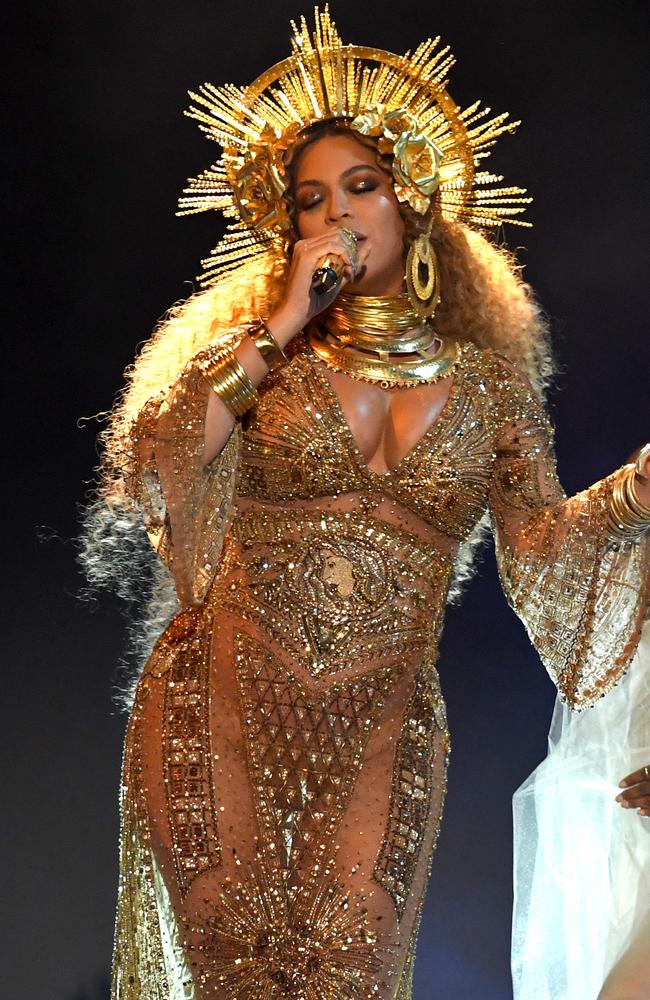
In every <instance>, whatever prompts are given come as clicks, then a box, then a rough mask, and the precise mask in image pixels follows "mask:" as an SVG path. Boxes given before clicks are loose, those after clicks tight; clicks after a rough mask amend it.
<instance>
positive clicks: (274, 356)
mask: <svg viewBox="0 0 650 1000" xmlns="http://www.w3.org/2000/svg"><path fill="white" fill-rule="evenodd" d="M248 336H249V337H250V338H251V340H252V341H253V343H254V344H255V346H256V348H257V349H258V351H259V352H260V354H261V355H262V359H263V360H264V363H265V365H266V366H267V368H268V369H269V371H271V372H274V371H275V370H276V369H277V368H282V367H283V366H284V365H286V364H288V363H289V358H288V357H287V356H286V354H285V353H284V351H283V350H282V348H281V347H280V345H279V344H278V342H277V340H276V339H275V337H274V336H273V334H272V333H271V331H270V330H269V328H268V326H267V325H266V323H265V322H264V320H260V325H259V326H257V327H255V328H254V329H253V330H250V331H249V334H248Z"/></svg>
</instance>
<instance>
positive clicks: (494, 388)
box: [461, 341, 548, 425]
mask: <svg viewBox="0 0 650 1000" xmlns="http://www.w3.org/2000/svg"><path fill="white" fill-rule="evenodd" d="M461 357H462V366H463V369H464V376H465V379H467V380H469V382H470V383H473V384H475V385H476V386H477V387H478V389H479V390H480V391H481V393H482V394H483V395H484V396H485V398H486V403H487V405H488V407H489V410H490V413H491V417H492V422H493V423H494V424H496V425H503V424H506V423H512V422H515V421H518V420H520V419H530V418H531V417H533V416H534V417H535V419H536V421H539V420H542V421H543V422H545V423H546V422H547V419H548V418H547V417H546V413H545V410H544V404H543V399H542V397H541V394H540V393H539V391H538V390H537V389H536V388H535V386H534V385H533V382H532V380H531V377H530V375H529V373H528V372H526V371H524V370H523V368H521V367H520V366H519V365H518V364H517V363H516V362H515V361H513V360H512V359H511V358H508V357H507V356H506V355H505V354H503V353H502V352H500V351H498V350H496V349H495V348H494V347H479V346H478V345H477V344H475V343H473V342H469V341H468V342H466V343H464V344H463V345H462V347H461Z"/></svg>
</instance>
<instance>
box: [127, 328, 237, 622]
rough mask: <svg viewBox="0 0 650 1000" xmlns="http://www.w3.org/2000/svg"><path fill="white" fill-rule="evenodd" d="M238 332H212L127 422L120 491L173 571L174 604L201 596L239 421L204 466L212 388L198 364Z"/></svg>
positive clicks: (213, 555) (228, 497) (232, 474)
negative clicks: (211, 339) (128, 459)
mask: <svg viewBox="0 0 650 1000" xmlns="http://www.w3.org/2000/svg"><path fill="white" fill-rule="evenodd" d="M241 335H242V334H241V332H233V333H230V334H228V335H227V336H226V337H221V338H219V341H218V342H216V343H215V344H214V345H212V346H210V347H208V348H206V349H204V350H202V351H200V352H199V353H198V354H196V355H195V356H194V357H193V358H192V359H191V360H190V361H189V362H188V363H187V364H186V366H185V367H184V368H183V370H182V371H181V373H180V375H179V376H178V378H177V379H176V381H175V382H174V383H173V384H172V385H171V387H170V388H169V389H168V390H167V391H166V392H164V393H161V394H160V395H159V396H157V397H154V398H152V399H150V400H149V401H148V402H147V403H146V404H145V406H144V407H143V408H142V410H141V411H140V413H139V414H138V417H137V419H136V420H135V421H134V423H133V425H132V428H131V442H132V455H133V461H132V474H131V476H130V477H129V480H128V481H127V490H128V492H129V494H130V496H131V497H132V499H134V500H135V502H136V503H137V505H138V506H139V508H140V509H141V510H142V513H143V517H144V522H145V527H146V530H147V533H148V535H149V539H150V541H151V544H152V545H153V547H154V548H155V550H156V552H157V553H158V554H159V556H160V557H161V559H162V560H163V561H164V562H165V563H166V564H167V566H168V567H169V569H170V570H171V572H172V575H173V577H174V581H175V585H176V591H177V594H178V600H179V603H180V606H181V608H184V607H188V606H189V605H191V604H199V603H201V602H202V601H203V599H204V598H205V595H206V593H207V590H208V588H209V586H210V583H211V581H212V579H213V577H214V573H215V570H216V567H217V564H218V561H219V557H220V554H221V548H222V545H223V539H224V535H225V531H226V527H227V523H228V518H229V514H230V512H231V509H232V504H233V499H234V493H235V483H236V478H237V470H238V466H239V456H240V451H241V425H240V424H239V423H236V424H235V425H234V428H233V431H232V433H231V435H230V437H229V438H228V441H227V442H226V444H225V446H224V448H223V450H222V451H221V452H220V453H219V455H217V456H216V458H215V459H214V460H213V461H212V462H211V463H210V464H209V465H207V466H206V465H204V461H203V450H204V426H205V414H206V408H207V403H208V394H209V393H210V392H211V391H212V390H211V389H210V387H209V385H208V383H207V382H206V380H205V378H204V376H203V372H202V369H203V367H204V365H205V364H207V363H209V362H210V361H211V360H212V359H213V358H214V357H215V355H216V354H218V353H219V352H220V351H222V350H223V348H224V346H225V345H226V344H229V345H231V346H232V345H233V344H234V343H236V342H238V340H239V338H240V337H241Z"/></svg>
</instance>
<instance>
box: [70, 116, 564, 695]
mask: <svg viewBox="0 0 650 1000" xmlns="http://www.w3.org/2000/svg"><path fill="white" fill-rule="evenodd" d="M338 134H345V135H347V136H353V137H354V138H355V139H356V140H357V141H358V142H359V143H361V144H362V145H364V146H367V147H370V148H373V149H374V151H375V153H376V155H377V162H378V164H379V165H380V166H381V168H382V169H384V170H386V171H387V172H389V173H390V174H391V176H392V156H391V155H389V154H382V153H380V152H379V149H378V147H377V141H376V140H375V139H374V138H372V137H368V136H362V135H360V134H359V133H357V132H352V131H351V130H350V128H349V126H347V125H345V124H343V122H341V121H337V120H334V121H328V122H319V123H317V124H316V125H314V126H311V127H310V128H307V129H305V130H304V132H303V133H302V134H301V136H300V137H299V138H298V139H297V140H296V142H295V143H294V144H293V146H292V147H291V148H290V149H289V150H288V152H287V154H286V157H285V166H286V172H287V179H288V188H287V194H286V200H287V207H288V210H289V215H290V218H292V219H293V220H294V228H293V230H292V233H291V236H290V241H289V242H290V244H291V242H292V241H295V240H296V239H297V238H298V233H297V230H296V228H295V200H294V185H295V177H296V171H297V166H298V164H299V162H300V157H301V155H302V153H303V152H304V151H305V149H306V148H308V147H309V146H310V145H313V144H314V143H315V142H318V141H319V140H321V139H323V138H325V137H326V136H330V135H338ZM399 210H400V213H401V214H402V217H403V219H404V251H405V253H406V251H407V250H408V247H409V245H410V242H411V240H412V239H413V238H414V236H415V235H418V234H419V233H421V232H423V231H426V229H427V228H428V227H429V225H430V226H431V241H432V244H433V246H434V249H435V251H436V254H437V257H438V263H439V267H440V275H441V288H442V292H443V295H442V302H441V304H440V305H439V307H438V309H437V310H436V314H435V326H436V329H437V330H438V332H439V333H440V334H441V335H443V336H449V337H452V338H455V339H456V340H459V341H461V342H462V341H472V342H473V343H474V344H476V345H477V346H478V347H483V348H493V349H494V350H496V351H498V352H500V353H501V354H503V355H504V356H505V357H506V358H507V359H508V360H510V361H511V362H512V363H513V364H515V365H516V366H517V367H518V368H519V369H520V370H521V371H523V372H524V373H525V374H526V375H527V376H528V378H529V379H530V381H531V382H532V384H533V386H534V387H535V389H536V390H537V392H538V393H539V394H540V395H542V394H543V392H544V389H545V388H546V386H547V383H548V381H549V379H550V377H551V375H552V371H553V365H552V357H551V352H550V348H549V336H548V323H547V321H546V318H545V316H544V314H543V312H542V310H541V308H540V306H539V304H538V302H537V300H536V298H535V295H534V293H533V291H532V289H531V287H530V286H529V285H528V284H527V283H526V282H525V281H524V279H523V275H522V267H521V265H520V264H519V263H518V262H517V260H516V258H515V256H514V254H513V253H512V252H511V251H509V250H507V249H506V248H505V247H503V246H499V245H496V244H495V243H494V242H492V241H490V240H489V239H488V238H487V237H486V236H485V235H483V234H482V233H480V232H477V231H475V230H472V229H470V228H468V227H467V226H465V225H463V224H461V223H458V222H448V221H444V220H443V219H442V218H441V217H440V215H439V213H437V206H436V202H435V199H434V201H433V203H432V206H431V210H430V213H429V214H428V215H425V216H421V215H418V213H417V212H415V211H414V210H413V209H412V208H411V207H410V206H409V205H407V204H402V203H400V205H399ZM287 269H288V261H287V260H286V259H279V258H278V257H277V255H275V256H274V255H269V256H268V257H264V256H263V257H260V258H257V259H256V260H255V261H253V262H252V263H249V264H245V265H242V266H241V267H240V268H239V269H238V270H237V271H235V272H234V273H232V272H231V273H230V274H228V275H226V276H225V277H223V278H222V279H221V280H219V281H217V282H216V283H215V284H214V285H212V286H210V287H208V288H207V289H206V290H204V291H200V292H195V293H194V294H192V295H191V296H190V297H189V298H188V299H187V300H185V301H183V302H180V303H177V304H175V305H174V306H173V307H172V308H171V309H170V310H169V312H168V313H167V314H166V315H165V316H164V318H163V319H162V320H161V321H160V322H159V323H158V325H157V326H156V327H155V329H154V330H153V333H152V335H151V337H150V339H149V340H148V341H147V342H146V343H145V344H144V346H143V347H142V349H141V351H140V353H139V355H138V356H137V358H136V359H135V360H134V362H133V363H132V364H131V365H130V366H129V367H128V368H127V370H126V372H125V382H124V386H123V388H122V389H121V391H120V393H119V394H118V396H117V398H116V401H115V404H114V406H113V409H112V410H111V412H110V414H109V415H108V418H107V422H106V426H105V427H104V429H103V430H102V431H101V432H100V434H99V444H100V448H101V461H100V464H99V466H98V468H97V470H96V471H97V481H96V487H95V489H94V492H93V495H92V496H91V497H90V498H89V502H88V504H87V506H86V507H85V508H84V510H83V511H82V529H81V532H80V536H79V541H80V561H81V563H82V565H83V568H84V570H85V573H86V576H87V578H88V581H89V590H90V591H93V590H97V589H102V588H110V589H114V590H116V591H117V592H118V593H119V594H120V596H122V597H123V598H124V600H125V601H126V603H127V607H128V610H129V620H130V622H131V625H130V634H131V642H130V647H131V655H130V657H129V662H130V663H131V664H132V663H133V661H135V662H136V663H137V664H141V663H142V662H144V661H145V660H146V658H147V656H148V655H149V652H150V650H151V647H152V644H153V642H154V641H155V639H156V638H157V636H158V635H159V634H160V632H161V631H162V629H163V628H164V627H165V625H166V624H167V622H168V621H169V620H170V619H171V617H172V616H173V615H174V613H175V612H176V611H177V610H178V604H177V601H176V596H175V592H174V588H173V582H172V580H171V577H170V574H169V573H168V571H167V570H166V568H165V567H164V566H163V564H162V562H161V561H160V559H158V557H157V556H156V555H155V554H154V552H153V550H152V549H151V546H150V545H149V542H148V539H147V536H146V533H145V531H144V525H143V523H142V517H141V513H140V511H139V510H138V509H137V507H136V506H135V504H134V502H133V501H132V500H131V499H130V497H129V495H128V491H127V488H126V483H127V482H128V480H129V478H130V476H131V475H132V473H133V467H132V465H133V456H132V449H131V446H130V437H129V431H130V428H131V426H132V424H133V422H134V420H135V419H136V418H137V416H138V414H139V413H140V411H141V409H142V407H143V406H144V405H145V403H146V402H147V401H148V400H150V399H152V398H154V397H158V396H160V394H164V393H165V392H167V391H168V390H169V388H170V386H171V385H172V384H173V383H174V381H175V380H176V379H177V377H178V375H179V373H180V372H181V370H182V369H183V367H184V366H185V365H186V363H187V362H188V361H189V360H190V359H191V358H192V357H193V356H194V355H195V354H196V353H197V352H198V351H199V350H201V349H202V348H204V347H206V346H207V345H208V344H210V343H212V342H213V341H214V340H215V339H217V338H218V337H219V335H222V334H224V333H226V332H227V331H228V330H229V329H232V328H233V327H234V326H237V325H239V324H242V323H245V322H247V321H250V320H255V319H256V318H257V317H258V316H260V315H261V316H268V315H270V314H271V313H272V312H273V310H274V309H275V308H276V307H277V305H278V304H279V302H280V300H281V297H282V294H283V290H284V285H285V280H286V273H287ZM484 531H485V524H482V525H480V526H479V527H478V528H477V530H476V531H475V532H474V534H473V535H472V537H471V538H470V539H469V540H468V541H467V542H466V543H465V544H464V546H463V547H462V551H461V553H460V554H459V558H458V560H457V564H456V572H455V576H454V585H453V587H452V590H451V593H450V599H451V600H454V599H455V598H457V596H458V594H459V593H460V591H461V589H462V586H463V585H464V582H465V581H466V580H467V579H468V578H469V576H470V575H471V571H472V569H471V568H472V564H473V555H474V551H475V549H476V547H477V545H478V544H479V542H480V539H481V536H482V535H483V534H484ZM123 666H126V668H127V679H126V681H125V682H124V683H123V684H121V686H119V687H118V690H117V695H116V701H117V702H118V703H120V704H121V705H122V706H123V707H125V708H128V707H129V705H130V703H131V698H132V693H133V689H134V678H133V674H134V671H133V666H132V665H131V666H130V667H129V665H128V663H127V664H123ZM136 673H137V671H136Z"/></svg>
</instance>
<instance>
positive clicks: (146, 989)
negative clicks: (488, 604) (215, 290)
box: [113, 344, 648, 1000]
mask: <svg viewBox="0 0 650 1000" xmlns="http://www.w3.org/2000/svg"><path fill="white" fill-rule="evenodd" d="M210 350H211V349H208V351H207V352H206V351H204V352H202V354H201V355H200V356H197V358H195V359H193V361H192V362H191V363H190V364H189V365H188V366H187V367H186V368H185V370H184V371H183V373H182V374H181V376H180V377H179V378H178V380H177V382H176V383H175V384H174V385H173V386H172V387H171V388H170V390H169V392H167V393H165V394H163V395H161V396H160V397H157V398H156V399H152V400H151V401H150V402H149V404H147V406H146V407H145V408H144V409H143V411H142V412H141V414H140V417H139V419H138V421H137V422H136V424H135V426H134V428H133V442H134V464H133V476H132V482H131V485H130V488H131V491H132V495H133V497H134V498H136V499H137V501H138V503H139V504H140V506H141V508H142V510H143V511H144V515H145V522H146V525H147V529H148V531H149V535H150V538H151V540H152V543H153V544H154V546H155V547H156V549H157V551H158V552H159V554H160V556H161V558H163V559H164V560H165V562H166V563H167V564H168V565H169V567H170V569H171V571H172V573H173V575H174V579H175V582H176V587H177V591H178V595H179V601H180V605H181V612H180V613H179V614H178V615H177V617H176V618H175V619H174V620H173V621H172V622H171V624H170V625H169V626H168V627H167V629H166V631H165V632H164V634H163V635H162V637H161V638H160V640H159V641H158V643H157V645H156V647H155V649H154V651H153V653H152V655H151V657H150V659H149V661H148V663H147V665H146V667H145V670H144V673H143V675H142V678H141V680H140V683H139V686H138V689H137V693H136V699H135V704H134V707H133V710H132V713H131V717H130V721H129V727H128V730H127V736H126V743H125V754H124V762H123V780H122V798H121V815H122V839H121V862H120V865H121V875H120V890H119V904H118V916H117V926H116V945H115V955H114V970H113V997H114V998H122V997H128V998H135V997H138V998H147V1000H154V998H160V1000H162V998H163V997H164V998H166V1000H168V998H181V997H185V998H196V1000H198V998H201V1000H203V998H222V997H223V998H225V997H239V998H250V1000H262V998H275V997H294V998H304V1000H335V998H337V1000H338V998H344V997H377V998H381V1000H389V998H390V1000H407V998H410V997H411V995H412V971H413V960H414V954H415V943H416V939H417V934H418V925H419V920H420V913H421V908H422V902H423V897H424V893H425V889H426V884H427V878H428V874H429V872H430V869H431V864H432V861H433V857H434V851H435V843H436V838H437V835H438V829H439V826H440V822H441V817H442V808H443V799H444V793H445V781H446V766H447V757H448V752H449V734H448V730H447V724H446V716H445V705H444V700H443V697H442V694H441V691H440V685H439V682H438V676H437V672H436V659H437V646H438V640H439V636H440V630H441V626H442V621H443V614H444V608H445V604H446V600H447V595H448V591H449V588H450V585H451V583H452V581H453V577H454V572H455V568H456V567H457V565H458V555H459V550H461V547H462V545H463V543H464V542H466V540H467V539H468V538H469V536H470V535H471V534H472V532H473V531H474V529H475V528H476V526H477V524H478V523H479V522H480V521H481V520H482V519H483V518H484V517H485V516H486V515H487V516H489V517H490V518H491V522H492V526H493V530H494V532H495V538H496V543H497V552H498V558H499V569H500V573H501V578H502V583H503V586H504V589H505V591H506V594H507V596H508V599H509V601H510V603H511V604H512V606H513V607H514V608H515V610H516V611H517V612H518V613H519V615H520V616H521V617H522V619H523V620H524V622H525V624H526V626H527V628H528V631H529V634H530V636H531V638H532V640H533V641H534V642H535V644H536V646H537V648H538V650H539V652H540V655H541V656H542V658H543V660H544V662H545V665H546V667H547V669H548V670H549V672H550V674H551V676H552V677H553V679H554V681H555V682H556V683H557V684H558V687H559V688H560V691H561V692H562V695H563V697H565V698H566V699H567V700H568V701H569V702H570V703H571V704H572V705H574V706H576V707H582V706H583V705H587V704H589V703H590V702H591V701H593V700H594V699H595V698H597V697H599V696H600V695H602V694H603V693H605V691H606V690H607V689H608V687H610V686H611V685H612V684H614V683H615V682H616V680H617V679H618V678H619V677H620V676H621V674H622V673H623V671H624V670H625V666H626V664H627V662H628V661H629V658H630V656H631V655H632V653H633V651H634V647H635V644H636V640H637V638H638V632H639V629H640V627H641V624H642V620H643V614H644V610H645V602H646V599H647V598H646V595H645V594H644V593H643V585H642V581H643V579H644V572H645V570H644V567H645V566H647V559H648V552H647V545H645V544H636V545H626V546H620V545H619V546H618V547H616V546H615V545H613V543H612V541H611V539H609V537H608V535H607V527H606V508H607V498H608V496H609V494H610V490H611V483H610V480H608V479H606V480H603V481H601V482H600V483H597V484H596V485H595V486H593V487H591V488H590V489H589V490H586V491H584V492H583V493H581V494H578V495H577V496H575V497H573V498H571V499H566V498H565V497H564V494H563V492H562V490H561V488H560V486H559V484H558V481H557V478H556V476H555V466H554V461H553V452H552V435H551V430H550V427H549V424H548V421H547V418H546V416H545V413H544V410H543V408H542V406H541V404H540V403H539V400H538V399H537V397H536V396H535V394H534V393H533V391H532V390H531V388H530V386H529V385H528V383H527V382H526V381H525V379H524V378H523V377H522V376H521V375H520V374H519V373H518V372H517V370H516V369H515V368H514V367H513V366H512V365H510V364H509V363H508V362H507V361H505V360H504V359H503V358H501V357H500V356H498V355H496V354H495V353H493V352H491V351H482V350H479V349H478V348H476V347H474V346H473V345H471V344H467V345H465V346H464V347H463V348H462V350H461V354H460V359H459V362H458V365H457V367H456V369H455V370H454V373H453V376H452V379H453V381H452V385H451V390H450V393H449V396H448V399H447V401H446V403H445V406H444V408H443V410H442V412H441V413H440V415H439V416H438V418H437V419H436V420H435V422H434V423H433V424H432V425H431V426H430V428H429V429H428V430H427V431H426V433H425V434H424V435H423V436H422V437H421V439H420V440H419V442H418V443H417V444H416V445H415V447H414V448H413V449H412V450H411V451H410V452H409V453H408V454H407V455H406V456H405V458H403V460H402V461H401V462H400V463H399V464H398V465H397V467H396V468H394V469H392V470H391V471H389V472H388V473H387V474H383V475H382V474H379V473H377V472H373V471H372V470H371V469H369V467H368V466H367V464H366V463H365V461H364V459H363V456H362V454H361V452H360V451H359V448H358V447H357V445H356V443H355V440H354V438H353V436H352V433H351V431H350V428H349V426H348V425H347V423H346V420H345V416H344V413H343V411H342V409H341V406H340V403H339V401H338V398H337V396H336V393H335V391H334V389H333V387H332V385H331V383H330V381H329V379H328V377H327V373H326V370H325V368H324V366H323V364H322V362H321V361H319V360H318V359H317V358H316V356H315V355H314V354H313V353H311V351H310V350H309V348H308V347H307V345H306V344H303V345H302V347H300V348H299V349H298V350H297V351H296V354H295V356H294V357H293V359H292V361H291V364H290V365H289V366H287V367H286V368H284V369H283V370H281V371H280V372H277V373H275V374H273V375H270V376H269V377H268V378H267V379H266V380H265V382H264V383H263V385H262V387H261V389H260V401H259V404H258V406H257V407H256V408H255V410H254V411H251V412H250V413H249V414H248V415H247V416H246V418H244V421H243V422H242V423H239V424H237V425H236V427H235V430H234V431H233V434H232V436H231V438H230V440H229V442H228V443H227V445H226V447H225V449H224V451H223V452H222V453H221V455H220V456H218V458H216V459H215V460H214V461H213V462H212V463H211V465H210V466H209V467H208V468H204V467H203V464H202V448H203V421H204V416H205V407H206V400H207V393H208V391H209V390H208V388H207V386H206V384H205V382H204V380H203V378H202V377H201V374H200V363H201V362H202V361H204V360H205V358H206V356H209V354H210Z"/></svg>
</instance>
